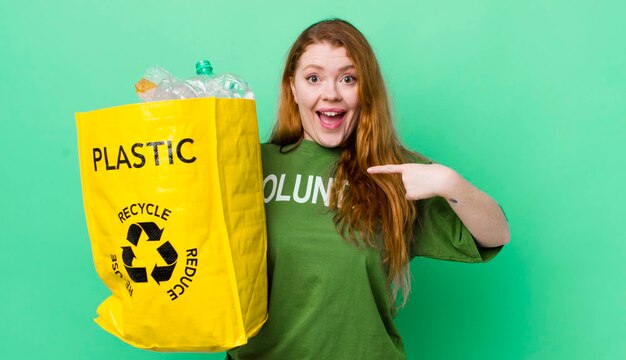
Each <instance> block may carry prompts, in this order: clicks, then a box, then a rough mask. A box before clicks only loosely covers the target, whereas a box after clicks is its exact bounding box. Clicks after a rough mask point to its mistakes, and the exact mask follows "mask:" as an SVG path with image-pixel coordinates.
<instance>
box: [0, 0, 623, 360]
mask: <svg viewBox="0 0 626 360" xmlns="http://www.w3.org/2000/svg"><path fill="white" fill-rule="evenodd" d="M624 4H625V3H624V2H623V1H618V0H615V1H602V0H597V1H578V2H576V1H565V0H560V1H538V0H525V1H518V0H515V1H495V0H494V1H488V0H475V1H461V0H440V1H421V0H414V1H396V0H387V1H383V2H381V1H371V0H358V1H337V0H317V1H314V2H313V1H312V2H303V3H302V4H299V3H297V2H294V1H248V2H244V1H184V0H181V1H144V0H141V1H119V0H112V1H91V0H74V1H71V0H65V1H54V2H53V1H41V0H32V1H27V2H17V1H2V2H1V3H0V61H1V64H2V68H1V70H0V74H1V81H0V101H1V106H0V119H1V121H0V134H1V135H2V138H1V140H0V164H1V173H2V175H1V176H0V185H1V186H0V188H1V189H2V206H1V210H0V225H1V230H0V237H1V249H2V250H3V251H2V261H1V264H2V273H3V274H2V276H0V291H1V292H2V293H1V295H0V304H1V307H0V357H2V358H3V359H22V358H23V359H34V358H38V359H114V358H115V359H222V358H223V354H212V355H211V354H161V353H154V352H150V351H144V350H137V349H134V348H132V347H131V346H129V345H126V344H124V343H122V342H121V341H119V340H118V339H116V338H114V337H113V336H111V335H109V334H108V333H106V332H105V331H103V330H102V329H100V328H99V327H98V326H97V325H96V324H95V323H94V322H93V321H92V319H93V318H94V316H95V310H96V307H97V306H98V304H99V303H100V302H101V301H102V300H103V299H104V298H105V297H107V296H108V294H109V292H108V290H107V289H106V287H105V286H104V285H103V284H102V283H101V282H100V280H99V278H98V277H97V275H96V272H95V269H94V266H93V262H92V258H91V248H90V243H89V238H88V235H87V229H86V224H85V218H84V213H83V205H82V197H81V188H80V176H79V170H78V158H77V146H76V136H77V135H76V128H75V121H74V113H75V112H78V111H88V110H93V109H98V108H104V107H109V106H114V105H120V104H126V103H133V102H137V101H138V100H137V98H136V96H135V94H134V89H133V84H134V83H135V82H136V81H137V80H138V79H139V78H140V77H141V75H142V74H143V72H144V70H145V69H146V68H147V67H149V66H153V65H160V66H162V67H164V68H166V69H168V70H169V71H171V72H172V73H174V74H176V75H178V76H181V77H187V76H191V75H192V73H193V66H194V64H195V61H196V60H198V59H202V58H209V59H210V60H211V61H212V62H213V65H214V67H215V69H216V72H235V73H238V74H240V75H242V76H243V77H244V78H246V79H247V80H248V81H249V82H250V84H251V85H252V86H253V88H254V90H255V92H256V96H257V108H258V115H259V123H260V135H261V137H262V139H267V136H268V134H269V131H270V128H271V124H272V123H273V121H274V116H275V108H276V100H277V96H278V82H279V77H280V72H281V68H282V65H283V61H284V58H285V55H286V52H287V50H288V47H289V46H290V44H291V43H292V41H293V40H294V39H295V37H296V36H297V35H298V34H299V32H300V31H301V30H303V29H304V28H305V27H306V26H308V25H309V24H310V23H312V22H314V21H317V20H320V19H323V18H327V17H333V16H337V17H343V18H346V19H348V20H350V21H351V22H353V23H354V24H355V25H356V26H357V27H358V28H360V29H361V30H362V31H363V33H364V34H365V35H366V36H367V37H368V39H369V40H370V41H371V44H372V46H373V47H374V50H375V51H376V53H377V55H378V59H379V61H380V63H381V66H382V69H383V73H384V75H385V77H386V80H387V86H388V88H389V90H390V94H391V96H392V102H393V104H394V109H395V116H396V119H397V127H398V129H399V133H400V135H401V137H402V139H403V140H404V141H405V143H406V144H407V145H408V146H409V147H411V148H412V149H414V150H417V151H420V152H422V153H424V154H426V155H427V156H429V157H432V158H434V159H436V160H437V161H439V162H442V163H444V164H447V165H449V166H451V167H453V168H455V169H456V170H457V171H459V172H460V173H462V174H463V175H464V176H465V177H466V178H468V179H469V180H470V181H472V182H474V183H475V184H477V185H478V186H479V187H481V188H482V189H484V190H485V191H487V192H488V193H489V194H491V195H492V196H493V197H494V198H495V199H497V200H498V202H499V203H500V204H501V205H502V206H503V208H504V209H505V210H506V214H507V216H508V219H509V222H510V226H511V231H512V241H511V243H510V244H509V245H508V246H506V248H505V249H504V250H503V251H502V253H501V254H500V255H499V257H498V258H496V259H495V260H493V261H492V262H490V263H488V264H486V265H466V264H456V263H448V262H442V261H434V260H428V259H417V260H415V261H414V262H413V263H412V270H413V276H414V281H413V292H412V296H411V298H410V301H409V303H408V305H407V306H406V307H405V308H404V309H403V310H402V311H401V312H400V314H399V317H398V319H397V323H398V326H399V327H400V330H401V332H402V334H403V336H404V340H405V343H406V350H407V353H408V358H409V359H417V358H423V359H616V358H626V329H625V327H626V326H625V324H626V315H625V314H626V306H625V304H626V301H625V300H626V276H625V275H626V267H625V261H624V257H625V255H626V232H625V230H624V228H625V227H624V220H623V218H624V214H625V211H624V203H625V202H626V196H625V192H624V184H625V183H626V171H625V170H624V166H625V164H626V161H625V160H624V157H625V156H626V151H625V150H626V146H625V141H624V139H625V135H626V42H625V39H626V26H625V25H624V19H625V18H626V5H624ZM355 301H358V299H355Z"/></svg>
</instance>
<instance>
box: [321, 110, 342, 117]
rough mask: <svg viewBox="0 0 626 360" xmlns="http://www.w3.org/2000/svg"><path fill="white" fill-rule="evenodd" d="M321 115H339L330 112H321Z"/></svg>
mask: <svg viewBox="0 0 626 360" xmlns="http://www.w3.org/2000/svg"><path fill="white" fill-rule="evenodd" d="M322 114H323V115H326V116H337V115H339V113H336V112H332V111H327V112H322Z"/></svg>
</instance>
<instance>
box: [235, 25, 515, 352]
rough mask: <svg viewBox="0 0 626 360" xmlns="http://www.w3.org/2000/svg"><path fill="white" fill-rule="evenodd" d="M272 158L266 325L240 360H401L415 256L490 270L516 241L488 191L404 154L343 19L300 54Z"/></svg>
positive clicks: (284, 95) (290, 62)
mask: <svg viewBox="0 0 626 360" xmlns="http://www.w3.org/2000/svg"><path fill="white" fill-rule="evenodd" d="M262 154H263V168H264V170H263V171H264V177H265V180H264V183H263V186H264V191H265V203H266V213H267V224H268V239H269V250H268V260H269V261H268V276H269V285H270V295H269V318H268V321H267V323H266V324H265V325H264V327H263V328H262V329H261V331H260V333H259V334H258V335H257V336H255V337H254V338H252V339H250V342H249V343H248V344H246V345H244V346H242V347H240V348H238V349H234V350H231V351H230V352H229V357H230V358H233V359H256V360H259V359H385V360H386V359H404V358H405V354H404V349H403V345H402V340H401V338H400V335H399V334H398V331H397V329H396V328H395V326H394V324H393V318H394V315H395V298H396V294H397V292H398V291H401V292H402V294H403V299H404V300H406V297H407V295H408V292H409V287H410V283H409V274H408V272H409V261H410V260H411V258H413V257H414V256H427V257H432V258H438V259H446V260H456V261H465V262H481V261H486V260H488V259H490V258H491V257H493V256H495V254H496V253H497V252H498V250H499V248H500V247H501V246H502V245H504V244H506V243H507V242H508V241H509V230H508V225H507V222H506V220H505V218H504V214H503V213H502V211H501V209H500V207H499V206H498V205H497V204H496V203H495V202H494V201H493V200H492V199H491V198H490V197H489V196H488V195H486V194H484V193H483V192H481V191H480V190H478V189H477V188H476V187H474V186H473V185H472V184H470V183H469V182H467V181H466V180H465V179H463V178H462V177H461V176H460V175H459V174H457V173H456V172H455V171H454V170H452V169H450V168H448V167H445V166H443V165H439V164H433V163H431V162H430V161H428V160H427V159H425V158H424V157H422V156H420V155H418V154H414V153H411V152H409V151H407V150H406V149H405V148H404V147H402V145H401V144H400V142H399V141H398V139H397V136H396V134H395V131H394V129H393V126H392V121H391V116H390V109H389V104H388V99H387V95H386V91H385V86H384V82H383V79H382V75H381V73H380V69H379V66H378V63H377V61H376V58H375V56H374V53H373V51H372V49H371V47H370V46H369V44H368V42H367V40H366V39H365V38H364V37H363V35H362V34H361V33H360V32H359V31H358V30H357V29H355V28H354V27H353V26H352V25H350V24H349V23H347V22H345V21H343V20H337V19H334V20H326V21H322V22H319V23H316V24H314V25H312V26H310V27H309V28H307V29H306V30H305V31H304V32H303V33H302V34H301V35H300V36H299V37H298V39H297V40H296V42H295V43H294V44H293V46H292V48H291V51H290V52H289V55H288V57H287V62H286V65H285V70H284V73H283V77H282V92H281V97H280V104H279V112H278V121H277V123H276V125H275V128H274V131H273V133H272V136H271V139H270V144H265V145H263V147H262Z"/></svg>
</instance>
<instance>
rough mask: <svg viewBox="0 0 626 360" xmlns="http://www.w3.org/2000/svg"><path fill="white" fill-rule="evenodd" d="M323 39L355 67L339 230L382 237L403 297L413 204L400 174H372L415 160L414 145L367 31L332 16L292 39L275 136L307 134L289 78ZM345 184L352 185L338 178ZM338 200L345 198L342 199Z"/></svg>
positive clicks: (281, 141) (350, 235)
mask: <svg viewBox="0 0 626 360" xmlns="http://www.w3.org/2000/svg"><path fill="white" fill-rule="evenodd" d="M322 42H326V43H328V44H330V45H332V46H337V47H343V48H345V49H346V51H347V53H348V56H349V57H350V59H351V60H352V62H353V63H354V67H355V71H356V74H357V84H358V96H359V106H360V115H359V118H358V119H357V124H356V127H355V129H354V131H353V132H352V134H350V136H349V137H348V138H347V139H346V140H345V141H344V144H342V145H343V151H342V154H341V158H340V159H339V160H338V162H337V165H336V169H335V177H336V179H335V182H334V184H335V185H334V186H333V188H332V189H331V202H330V207H331V209H332V210H333V211H334V214H335V215H334V221H335V226H336V227H337V230H338V232H339V233H340V234H341V235H342V236H343V237H344V238H346V239H351V240H353V241H355V242H356V238H357V235H358V237H360V238H361V239H362V240H363V241H364V242H365V243H366V244H367V245H369V246H376V245H377V244H375V239H376V238H377V237H378V236H379V235H380V236H381V237H382V239H383V246H384V249H382V250H383V255H382V261H383V265H384V266H385V267H386V270H387V274H388V279H389V282H390V284H391V285H392V289H393V295H394V297H395V295H396V294H397V291H398V290H400V289H402V292H403V295H404V300H405V301H406V298H407V295H408V293H409V290H410V281H409V277H410V275H409V266H408V264H409V260H410V241H411V240H412V239H413V236H414V234H413V228H414V226H415V222H416V220H417V209H416V204H415V202H413V201H408V200H406V195H405V194H406V190H405V189H404V185H403V184H402V179H401V178H400V176H399V175H384V176H381V175H375V176H373V175H370V174H368V173H367V168H368V167H370V166H374V165H384V164H402V163H406V162H410V161H411V159H410V158H409V154H410V152H409V151H408V150H406V149H405V148H404V147H403V146H402V145H401V144H400V141H399V140H398V136H397V134H396V131H395V129H394V127H393V123H392V116H391V110H390V106H389V99H388V96H387V91H386V89H385V84H384V81H383V77H382V74H381V72H380V67H379V65H378V61H377V60H376V56H375V55H374V52H373V50H372V48H371V46H370V45H369V43H368V41H367V40H366V39H365V37H364V36H363V34H362V33H361V32H360V31H359V30H357V29H356V28H355V27H354V26H352V25H351V24H350V23H348V22H346V21H344V20H340V19H331V20H324V21H321V22H318V23H315V24H313V25H311V26H310V27H308V28H307V29H305V30H304V31H303V32H302V33H301V34H300V36H299V37H298V38H297V39H296V41H295V42H294V44H293V45H292V47H291V49H290V51H289V54H288V55H287V60H286V63H285V69H284V71H283V75H282V82H281V95H280V100H279V107H278V120H277V122H276V125H275V126H274V129H273V132H272V135H271V138H270V142H271V143H274V144H278V145H283V146H285V145H291V144H294V143H295V144H298V143H299V142H301V141H302V139H303V137H304V132H303V128H302V123H301V120H300V114H299V112H298V104H296V102H295V99H294V97H293V94H292V92H291V87H290V82H291V79H292V77H293V76H294V73H295V70H296V67H297V65H298V60H299V59H300V56H301V55H302V54H303V53H304V51H306V48H307V47H308V46H309V45H311V44H315V43H322ZM345 183H348V184H349V186H348V187H344V186H342V185H341V184H345ZM340 201H341V203H340Z"/></svg>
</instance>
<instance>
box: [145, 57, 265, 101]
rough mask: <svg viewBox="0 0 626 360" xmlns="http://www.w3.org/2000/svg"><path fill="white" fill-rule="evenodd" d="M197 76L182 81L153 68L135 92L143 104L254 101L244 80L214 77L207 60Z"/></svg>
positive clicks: (202, 62) (197, 68)
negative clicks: (201, 99) (199, 99)
mask: <svg viewBox="0 0 626 360" xmlns="http://www.w3.org/2000/svg"><path fill="white" fill-rule="evenodd" d="M196 74H197V76H194V77H191V78H188V79H179V78H177V77H175V76H173V75H172V74H170V73H169V72H168V71H167V70H165V69H163V68H161V67H158V66H154V67H151V68H149V69H147V70H146V72H145V74H144V75H143V77H142V78H141V80H139V81H138V82H137V83H136V84H135V90H136V91H137V95H138V96H139V97H140V98H141V99H142V100H143V101H159V100H174V99H190V98H197V97H218V98H238V99H254V93H253V92H252V89H251V88H250V85H248V83H247V82H246V81H245V80H243V79H242V78H240V77H239V76H237V75H234V74H229V73H225V74H219V75H215V74H214V73H213V67H212V66H211V63H210V62H209V61H208V60H202V61H199V62H198V63H197V64H196Z"/></svg>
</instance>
